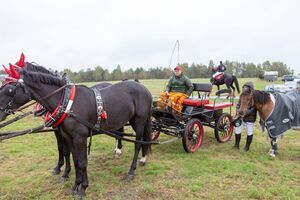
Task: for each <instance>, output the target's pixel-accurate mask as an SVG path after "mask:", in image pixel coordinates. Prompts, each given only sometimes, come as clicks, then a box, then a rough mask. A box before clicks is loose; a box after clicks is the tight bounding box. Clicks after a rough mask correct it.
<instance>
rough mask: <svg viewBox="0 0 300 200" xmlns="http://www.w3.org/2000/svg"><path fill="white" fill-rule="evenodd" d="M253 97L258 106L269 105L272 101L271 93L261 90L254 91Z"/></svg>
mask: <svg viewBox="0 0 300 200" xmlns="http://www.w3.org/2000/svg"><path fill="white" fill-rule="evenodd" d="M252 97H253V101H254V103H258V104H266V103H269V101H270V100H271V98H270V93H268V92H265V91H260V90H254V91H252Z"/></svg>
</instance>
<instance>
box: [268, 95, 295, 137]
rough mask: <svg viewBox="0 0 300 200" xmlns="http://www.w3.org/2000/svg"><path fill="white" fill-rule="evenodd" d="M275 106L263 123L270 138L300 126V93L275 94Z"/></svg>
mask: <svg viewBox="0 0 300 200" xmlns="http://www.w3.org/2000/svg"><path fill="white" fill-rule="evenodd" d="M274 96H275V106H274V109H273V111H272V113H271V114H270V116H269V117H268V118H267V120H266V121H265V122H263V123H264V126H265V127H266V128H267V130H268V132H269V135H270V136H271V137H278V136H279V135H281V134H283V133H284V132H286V131H287V130H289V129H291V128H292V127H298V126H300V92H299V91H298V90H292V91H291V92H289V93H287V94H281V93H277V94H275V95H274Z"/></svg>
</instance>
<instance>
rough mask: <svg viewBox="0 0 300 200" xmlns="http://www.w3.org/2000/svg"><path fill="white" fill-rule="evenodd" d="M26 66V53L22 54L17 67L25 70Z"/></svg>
mask: <svg viewBox="0 0 300 200" xmlns="http://www.w3.org/2000/svg"><path fill="white" fill-rule="evenodd" d="M24 64H25V55H24V53H22V54H21V56H20V59H19V61H18V62H16V65H17V66H19V67H22V68H23V67H24Z"/></svg>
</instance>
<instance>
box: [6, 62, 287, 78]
mask: <svg viewBox="0 0 300 200" xmlns="http://www.w3.org/2000/svg"><path fill="white" fill-rule="evenodd" d="M223 63H224V64H225V65H226V67H227V70H226V73H228V74H235V75H236V76H237V77H242V78H246V77H247V78H252V77H258V78H263V74H264V71H278V76H283V75H287V74H293V70H292V69H290V68H289V67H288V66H287V65H286V64H285V63H283V62H270V61H265V62H263V63H262V64H254V63H245V62H236V61H225V62H223ZM179 65H180V66H182V67H183V69H184V73H185V74H186V75H187V76H188V77H189V78H209V77H211V75H212V68H213V67H214V66H216V65H218V63H217V64H215V63H214V62H213V61H212V60H210V61H209V64H208V65H203V64H195V63H192V64H191V65H189V64H188V63H181V64H179ZM174 67H175V66H172V67H171V68H169V67H152V68H149V69H144V68H143V67H138V68H136V69H133V68H130V69H127V70H124V71H122V69H121V66H120V65H118V66H117V67H116V68H115V69H114V70H112V71H111V72H110V71H109V70H108V69H105V68H103V67H101V66H96V67H95V68H94V69H91V68H88V69H86V70H83V69H82V70H80V71H78V72H73V71H72V70H71V69H70V68H65V69H64V70H62V71H61V72H59V73H61V74H63V73H66V74H67V76H68V77H69V79H70V80H71V81H72V82H75V83H79V82H100V81H114V80H124V79H166V78H169V77H170V75H171V74H172V69H173V68H174ZM1 73H4V71H3V70H2V71H1Z"/></svg>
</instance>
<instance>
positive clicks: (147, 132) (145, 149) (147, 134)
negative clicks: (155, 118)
mask: <svg viewBox="0 0 300 200" xmlns="http://www.w3.org/2000/svg"><path fill="white" fill-rule="evenodd" d="M151 135H152V122H151V114H149V116H148V119H147V122H146V125H145V127H144V134H143V141H146V142H151V141H152V138H151ZM149 151H151V145H150V144H142V158H141V160H140V166H145V165H146V160H147V154H148V153H149Z"/></svg>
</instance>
